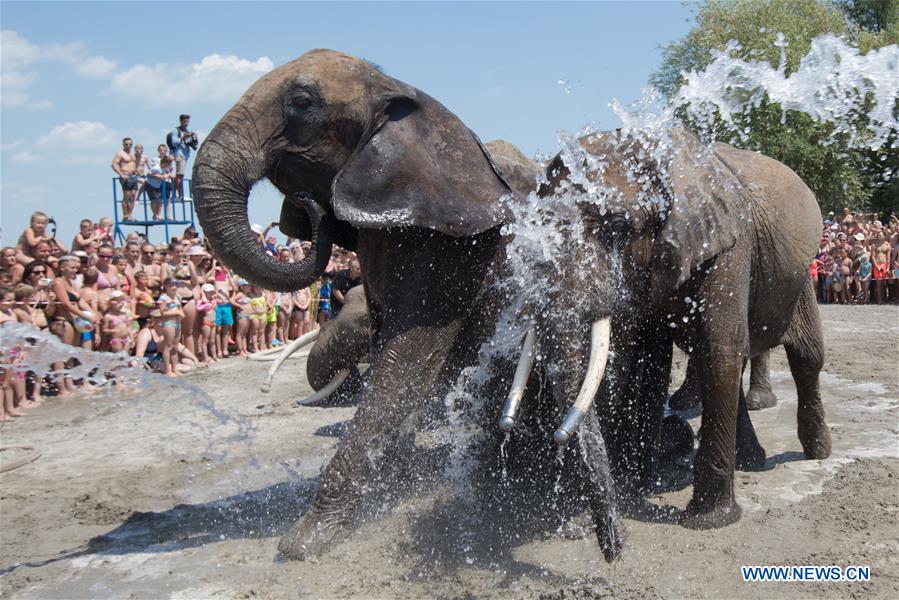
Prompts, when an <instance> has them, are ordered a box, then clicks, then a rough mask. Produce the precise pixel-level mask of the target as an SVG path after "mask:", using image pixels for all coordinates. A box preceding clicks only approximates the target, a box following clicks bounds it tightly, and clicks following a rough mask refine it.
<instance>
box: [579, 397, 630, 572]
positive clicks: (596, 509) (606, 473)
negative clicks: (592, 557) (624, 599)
mask: <svg viewBox="0 0 899 600" xmlns="http://www.w3.org/2000/svg"><path fill="white" fill-rule="evenodd" d="M576 442H577V444H578V446H579V452H580V455H581V458H582V459H583V465H582V466H581V470H583V474H582V477H583V478H584V479H585V480H586V482H588V484H589V485H588V488H587V489H588V493H587V498H588V501H589V502H590V510H591V512H592V513H593V524H594V525H595V526H596V539H597V541H598V542H599V547H600V548H602V554H603V557H605V559H606V562H612V561H613V560H615V559H616V558H618V556H619V555H620V554H621V550H622V547H623V544H624V540H623V538H622V535H621V522H620V520H619V517H618V507H617V504H616V501H615V484H614V482H613V481H612V471H611V469H610V468H609V455H608V453H607V452H606V447H605V441H604V440H603V437H602V431H601V430H600V428H599V419H597V417H596V411H593V410H591V411H590V412H589V413H587V415H586V416H585V417H584V422H583V423H582V424H581V429H580V432H579V433H578V437H577V440H576Z"/></svg>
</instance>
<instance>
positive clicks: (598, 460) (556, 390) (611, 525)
mask: <svg viewBox="0 0 899 600" xmlns="http://www.w3.org/2000/svg"><path fill="white" fill-rule="evenodd" d="M585 334H586V332H578V331H566V332H565V333H564V334H563V335H561V336H558V337H557V339H566V340H579V341H580V343H562V344H559V347H557V348H556V349H555V350H554V351H553V359H554V363H555V365H554V368H553V369H551V371H550V374H549V376H550V381H551V383H552V389H553V395H554V397H555V399H556V403H557V405H558V406H559V408H560V411H559V412H560V413H562V414H564V413H565V412H566V411H567V408H568V407H569V406H571V405H572V404H573V403H574V399H575V398H576V397H577V395H578V392H579V390H580V387H581V384H582V382H583V379H584V376H585V375H586V372H587V369H586V366H587V365H586V363H585V362H584V359H586V358H587V356H585V355H584V353H583V350H584V349H585V348H589V347H590V345H589V344H588V342H587V339H586V335H585ZM575 437H576V440H574V443H571V444H569V446H568V449H569V451H571V450H573V451H574V452H575V453H576V454H577V456H578V464H577V466H576V467H575V468H574V469H573V471H570V472H571V473H572V474H573V476H574V477H576V478H577V479H576V481H575V484H576V485H575V486H574V488H575V489H581V490H584V492H583V494H584V496H585V497H586V499H587V501H588V503H589V506H590V510H591V512H592V515H593V523H594V525H595V526H596V538H597V540H598V541H599V546H600V548H602V552H603V556H604V557H605V559H606V560H607V561H609V562H611V561H612V560H614V559H615V558H617V557H618V555H619V554H620V553H621V546H622V537H621V531H620V522H619V516H618V507H617V502H616V497H615V485H614V483H613V480H612V472H611V468H610V467H609V455H608V452H607V450H606V444H605V441H604V439H603V435H602V430H601V429H600V427H599V420H598V419H597V417H596V411H595V410H594V409H593V408H591V409H590V410H588V411H587V412H586V414H585V415H584V420H583V421H582V423H581V426H580V427H579V428H578V429H577V432H576V436H575Z"/></svg>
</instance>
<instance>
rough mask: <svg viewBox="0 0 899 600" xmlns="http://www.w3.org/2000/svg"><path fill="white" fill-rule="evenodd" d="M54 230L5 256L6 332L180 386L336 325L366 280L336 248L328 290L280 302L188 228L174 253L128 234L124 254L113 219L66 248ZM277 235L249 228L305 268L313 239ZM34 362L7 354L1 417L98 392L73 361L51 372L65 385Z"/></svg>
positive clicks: (33, 234) (27, 238)
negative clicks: (14, 329)
mask: <svg viewBox="0 0 899 600" xmlns="http://www.w3.org/2000/svg"><path fill="white" fill-rule="evenodd" d="M50 225H51V223H50V221H49V219H48V218H47V215H46V214H45V213H43V212H36V213H34V214H33V215H32V216H31V223H30V225H29V226H28V227H27V228H26V229H25V231H23V232H22V235H21V237H20V238H19V240H18V243H17V245H16V246H15V247H6V248H3V249H2V251H0V252H2V265H0V324H2V323H5V322H7V321H13V322H18V323H26V324H28V325H31V326H33V327H34V328H36V329H39V330H46V331H49V332H51V333H52V334H54V335H55V336H57V337H58V338H59V339H60V340H61V341H62V342H63V343H65V344H69V345H72V346H77V347H80V348H83V349H87V350H94V351H109V352H124V353H128V354H129V355H132V356H134V357H135V361H136V362H139V363H141V362H142V363H143V364H145V365H146V366H147V368H151V369H154V370H156V371H158V372H160V373H163V374H165V375H168V376H172V377H177V376H179V375H181V374H183V373H186V372H188V371H190V370H193V369H196V368H201V367H203V366H205V365H208V364H210V363H213V362H215V361H219V360H223V359H227V358H229V357H233V356H247V355H248V354H249V353H251V352H256V351H260V350H264V349H269V348H274V347H277V346H280V345H282V344H284V343H285V342H286V341H288V340H291V339H294V338H296V337H298V336H300V335H302V334H304V333H308V332H309V331H312V330H313V329H315V328H317V327H319V326H320V325H321V324H322V323H324V322H326V321H328V320H330V319H332V318H334V317H335V316H336V315H337V314H338V312H339V311H340V308H341V306H342V301H343V297H344V296H343V295H344V294H345V293H346V292H347V291H348V290H349V289H350V288H351V287H353V286H355V285H358V284H359V283H361V271H360V267H359V262H358V259H357V258H356V256H355V254H354V253H353V252H349V251H346V250H343V249H341V248H338V247H335V248H334V250H333V253H332V256H331V261H330V263H329V265H328V267H327V269H326V271H325V275H324V276H323V278H322V279H321V281H320V282H317V283H316V284H314V285H313V286H312V287H310V288H307V289H303V290H298V291H296V292H293V293H281V292H273V291H270V290H264V289H262V288H260V287H259V286H256V285H252V284H251V283H249V282H247V281H246V280H245V279H243V278H241V277H239V276H237V275H236V274H235V273H233V272H232V271H231V270H230V269H229V268H228V267H227V266H225V265H224V264H222V263H221V262H220V261H219V260H218V259H217V257H216V256H215V253H214V252H213V251H212V249H211V247H210V246H209V244H208V243H207V242H206V241H205V240H202V239H200V238H199V236H198V235H197V233H196V231H194V229H193V228H192V227H188V228H187V229H186V230H185V231H184V233H183V235H181V236H179V237H176V238H173V239H172V240H171V241H170V242H169V243H167V244H153V243H151V242H150V241H149V240H147V239H145V238H143V237H142V236H141V235H140V234H138V233H137V232H132V233H130V234H129V235H128V236H127V237H126V238H125V243H124V245H122V246H117V245H116V244H115V242H114V239H113V235H112V231H111V227H112V226H113V223H112V220H111V219H108V218H102V219H100V220H99V222H97V223H94V222H93V221H92V220H89V219H85V220H83V221H81V223H80V227H79V231H78V233H77V234H76V235H75V238H74V240H73V241H72V246H71V248H69V247H67V246H66V245H65V243H63V242H62V241H61V240H60V239H59V237H57V236H56V234H55V232H54V231H48V226H50ZM273 226H275V223H272V224H271V225H269V227H268V228H265V229H263V228H262V227H261V226H259V225H253V226H252V229H253V231H254V232H255V233H256V234H257V236H258V239H259V243H260V244H261V245H263V246H264V248H265V251H266V252H268V253H269V254H271V255H272V256H273V257H274V258H275V259H277V260H280V261H284V262H295V261H300V260H302V259H303V257H304V255H305V252H307V251H308V250H309V246H308V242H301V241H299V240H291V239H288V240H287V242H286V243H285V244H278V243H277V239H276V237H275V236H273V235H271V236H270V235H268V234H269V230H270V229H271V228H272V227H273ZM27 354H28V349H27V348H17V349H15V352H12V353H9V352H7V355H6V356H3V357H0V361H2V364H0V369H2V377H3V401H2V402H0V404H2V405H3V408H2V410H0V420H9V419H11V418H13V417H17V416H21V415H22V414H24V413H23V412H22V409H23V408H28V407H31V406H34V405H35V404H38V403H40V402H41V400H42V394H56V395H59V396H61V397H66V396H68V395H70V394H72V393H73V392H74V391H76V389H77V388H78V387H79V386H81V387H82V388H84V389H90V388H91V387H92V386H91V383H90V382H88V381H86V380H81V381H79V380H73V378H72V377H70V376H67V375H66V372H67V370H68V369H69V368H71V366H72V364H65V363H58V364H54V365H53V369H54V371H55V372H56V373H58V375H57V376H52V377H47V378H45V379H40V380H39V379H38V378H37V377H36V376H35V375H34V373H33V372H31V371H28V370H27V363H28V357H27Z"/></svg>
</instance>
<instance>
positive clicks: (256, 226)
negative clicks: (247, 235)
mask: <svg viewBox="0 0 899 600" xmlns="http://www.w3.org/2000/svg"><path fill="white" fill-rule="evenodd" d="M250 231H252V232H253V233H255V234H256V235H262V225H260V224H259V223H253V224H252V225H250Z"/></svg>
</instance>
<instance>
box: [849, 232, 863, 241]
mask: <svg viewBox="0 0 899 600" xmlns="http://www.w3.org/2000/svg"><path fill="white" fill-rule="evenodd" d="M852 237H854V238H855V239H857V240H858V241H860V242H864V241H865V234H864V233H861V232H859V233H856V234H855V235H853V236H852Z"/></svg>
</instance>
